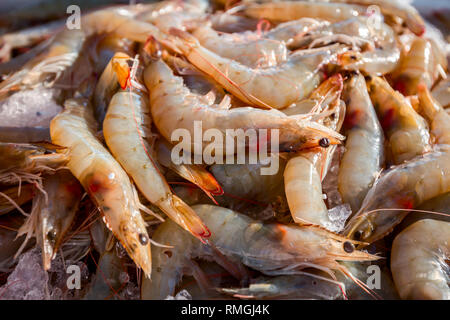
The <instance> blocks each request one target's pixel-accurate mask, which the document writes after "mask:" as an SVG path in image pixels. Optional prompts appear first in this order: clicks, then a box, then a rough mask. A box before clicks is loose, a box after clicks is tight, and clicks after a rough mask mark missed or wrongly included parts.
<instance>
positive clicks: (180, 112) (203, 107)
mask: <svg viewBox="0 0 450 320" xmlns="http://www.w3.org/2000/svg"><path fill="white" fill-rule="evenodd" d="M144 81H145V85H146V87H147V89H148V90H149V92H150V105H151V114H152V119H153V120H154V121H155V126H156V127H157V128H158V130H159V132H160V133H161V135H162V136H163V137H164V138H165V139H166V140H168V141H172V133H173V132H174V131H175V130H177V129H186V130H188V131H189V133H190V134H191V136H193V134H194V124H195V123H194V121H199V122H200V123H201V125H202V128H203V129H205V130H206V129H209V128H214V129H217V132H220V134H221V135H222V136H219V137H216V141H215V143H214V146H215V155H216V156H221V155H225V154H227V152H228V153H229V152H233V154H234V152H235V150H231V151H230V150H229V149H230V148H226V147H225V133H226V130H227V129H241V130H242V128H245V129H246V131H248V130H249V129H253V130H257V129H266V130H267V132H268V135H269V136H270V135H271V132H272V130H275V129H277V132H278V133H279V150H281V151H290V150H296V149H299V148H304V147H307V146H317V145H318V143H319V140H320V139H322V138H323V137H327V138H328V139H329V141H330V143H331V144H337V143H338V141H339V138H341V136H340V135H339V134H336V133H334V132H332V131H331V130H329V129H327V128H326V127H324V126H320V125H318V124H317V123H314V122H310V121H306V120H305V121H304V120H300V121H299V120H298V119H294V118H289V117H287V116H286V115H284V114H283V113H282V112H279V111H278V110H259V109H256V108H252V107H241V108H234V109H228V108H229V104H228V101H226V100H224V102H225V103H224V102H222V103H221V105H216V104H211V102H209V101H207V100H206V99H204V97H202V96H200V95H197V94H194V93H192V92H190V90H189V89H188V88H187V87H186V86H185V85H184V84H183V79H182V78H181V77H177V76H175V75H174V74H173V72H172V70H171V69H170V68H169V67H168V66H167V64H166V63H165V62H163V61H161V60H156V61H153V62H151V63H150V64H149V65H148V67H147V68H146V69H145V71H144ZM193 120H194V121H193ZM242 131H243V130H242ZM257 135H260V130H258V132H257ZM259 138H260V139H261V137H259ZM217 139H219V140H220V139H221V140H220V142H218V141H217ZM238 140H239V139H238ZM249 140H255V139H249ZM271 140H272V139H271ZM184 143H186V142H184ZM190 143H193V142H192V141H191V142H190ZM249 143H250V145H249V146H248V147H249V148H255V147H257V146H256V145H253V144H254V143H255V141H253V142H252V141H250V142H249ZM252 143H253V144H252ZM260 143H261V142H260ZM264 143H266V141H264ZM267 143H268V141H267ZM203 144H204V147H208V145H209V143H208V142H207V141H203ZM246 145H247V144H246V141H238V146H237V147H238V149H237V150H239V148H241V147H245V146H246ZM189 146H190V145H189ZM269 146H270V144H269ZM271 148H274V146H272V147H271ZM253 150H255V149H253ZM195 152H198V151H197V147H195V146H194V153H195Z"/></svg>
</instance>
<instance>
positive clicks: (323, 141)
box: [319, 138, 330, 148]
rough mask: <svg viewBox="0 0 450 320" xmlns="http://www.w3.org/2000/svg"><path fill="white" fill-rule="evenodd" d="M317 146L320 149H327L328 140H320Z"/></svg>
mask: <svg viewBox="0 0 450 320" xmlns="http://www.w3.org/2000/svg"><path fill="white" fill-rule="evenodd" d="M319 146H321V147H322V148H328V147H329V146H330V140H328V138H322V139H320V140H319Z"/></svg>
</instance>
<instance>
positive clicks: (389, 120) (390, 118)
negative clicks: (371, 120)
mask: <svg viewBox="0 0 450 320" xmlns="http://www.w3.org/2000/svg"><path fill="white" fill-rule="evenodd" d="M394 121H395V110H394V109H389V110H387V111H386V112H385V113H384V114H383V116H382V117H381V121H380V123H381V126H382V127H383V129H389V128H390V127H392V125H393V124H394Z"/></svg>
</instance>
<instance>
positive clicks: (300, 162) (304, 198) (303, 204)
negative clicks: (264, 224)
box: [284, 74, 345, 228]
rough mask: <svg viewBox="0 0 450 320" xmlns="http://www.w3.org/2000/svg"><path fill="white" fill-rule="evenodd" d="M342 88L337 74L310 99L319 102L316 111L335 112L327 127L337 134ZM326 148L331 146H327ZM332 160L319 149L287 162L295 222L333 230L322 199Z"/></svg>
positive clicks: (287, 189) (286, 186) (286, 184)
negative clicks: (328, 162)
mask: <svg viewBox="0 0 450 320" xmlns="http://www.w3.org/2000/svg"><path fill="white" fill-rule="evenodd" d="M342 86H343V80H342V76H341V75H340V74H337V75H335V76H333V77H330V78H329V79H328V80H326V81H324V82H323V83H322V84H321V85H320V86H319V87H318V88H317V89H316V90H314V92H313V93H312V95H311V97H310V98H309V99H312V100H314V101H316V103H317V106H316V108H320V109H323V110H327V111H331V110H333V113H335V114H336V115H335V117H334V119H335V120H334V121H329V122H330V123H329V124H328V127H329V128H330V129H333V130H337V131H338V130H339V129H340V124H342V121H343V119H344V117H343V115H342V113H341V112H342V111H344V110H340V108H342V106H341V105H340V96H341V92H342ZM343 109H344V108H343ZM344 112H345V111H344ZM339 122H340V124H339ZM325 142H326V141H325ZM323 147H324V148H327V147H328V146H327V145H326V143H324V144H323ZM331 158H332V152H327V151H325V149H322V148H318V149H310V150H306V151H303V152H300V153H298V154H296V155H295V156H294V157H292V158H290V159H289V160H288V162H287V165H286V169H285V170H284V189H285V193H286V198H287V201H288V204H289V209H290V211H291V215H292V218H293V219H294V221H295V222H296V223H300V224H315V225H320V226H322V227H325V228H332V227H333V224H332V222H331V221H330V219H329V217H328V209H327V206H326V205H325V202H324V199H323V192H322V183H321V181H322V177H324V176H325V174H324V172H326V167H327V160H328V159H331Z"/></svg>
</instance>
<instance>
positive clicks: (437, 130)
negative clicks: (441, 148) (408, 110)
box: [417, 84, 450, 145]
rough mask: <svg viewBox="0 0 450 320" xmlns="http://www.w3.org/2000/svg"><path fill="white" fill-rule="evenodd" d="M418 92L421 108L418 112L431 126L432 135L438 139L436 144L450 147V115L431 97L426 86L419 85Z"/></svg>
mask: <svg viewBox="0 0 450 320" xmlns="http://www.w3.org/2000/svg"><path fill="white" fill-rule="evenodd" d="M417 90H418V97H419V108H420V110H419V111H418V112H419V113H420V114H421V115H422V116H423V117H424V118H425V119H427V121H428V123H429V124H430V130H431V134H432V135H433V136H434V138H435V139H436V143H437V144H449V145H450V115H449V114H448V113H447V112H446V111H445V110H444V109H443V108H442V106H441V105H440V104H439V102H437V101H436V100H435V99H434V98H433V97H432V96H431V93H430V91H429V90H428V88H427V87H426V86H425V85H423V84H421V85H419V87H418V88H417Z"/></svg>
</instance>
